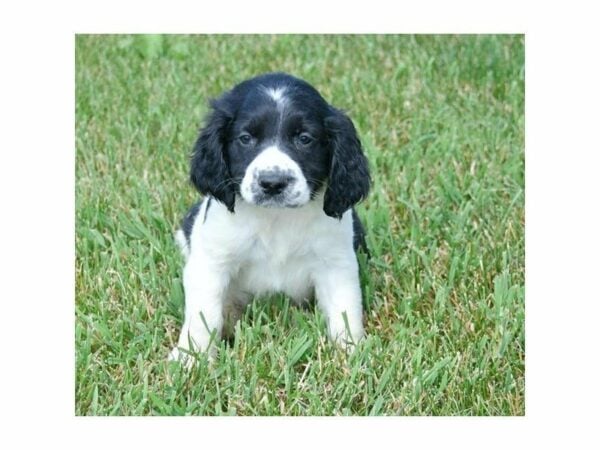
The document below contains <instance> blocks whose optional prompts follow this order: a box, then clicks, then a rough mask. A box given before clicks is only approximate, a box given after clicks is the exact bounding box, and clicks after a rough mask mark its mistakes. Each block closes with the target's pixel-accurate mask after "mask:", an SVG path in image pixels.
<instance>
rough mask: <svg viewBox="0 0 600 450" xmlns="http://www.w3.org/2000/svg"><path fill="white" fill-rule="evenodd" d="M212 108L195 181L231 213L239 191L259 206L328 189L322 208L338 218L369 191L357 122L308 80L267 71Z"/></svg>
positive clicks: (297, 201) (289, 202)
mask: <svg viewBox="0 0 600 450" xmlns="http://www.w3.org/2000/svg"><path fill="white" fill-rule="evenodd" d="M211 106H212V112H211V113H210V115H209V116H208V120H207V124H206V126H205V127H204V129H203V130H202V131H201V132H200V136H199V138H198V140H197V142H196V146H195V148H194V152H193V155H192V166H191V180H192V183H193V184H194V185H195V186H196V188H197V189H198V190H199V191H200V192H203V193H205V194H209V195H212V196H213V197H214V198H216V199H217V200H219V201H221V202H222V203H224V204H225V205H226V206H227V208H228V209H229V210H230V211H231V212H233V211H234V208H235V199H236V195H238V196H239V197H240V198H241V199H242V200H243V201H245V202H247V203H250V204H254V205H258V206H264V207H275V208H294V207H300V206H303V205H305V204H307V203H308V202H310V201H311V200H312V199H313V198H314V197H315V194H316V193H317V192H318V191H319V190H320V189H321V188H323V187H324V188H325V197H324V204H323V210H324V211H325V213H326V214H327V215H329V216H331V217H336V218H339V217H341V216H342V214H343V213H344V212H345V211H347V210H348V209H349V208H350V207H352V205H354V204H355V203H357V202H359V201H360V200H362V199H363V198H364V197H365V196H366V195H367V193H368V190H369V184H370V178H369V171H368V165H367V160H366V158H365V156H364V154H363V151H362V148H361V145H360V140H359V139H358V136H357V134H356V130H355V128H354V125H353V124H352V121H351V120H350V119H349V118H348V116H346V115H345V114H344V113H343V112H341V111H340V110H338V109H336V108H334V107H332V106H330V105H329V104H327V102H326V101H325V100H324V99H323V98H322V97H321V95H320V94H319V93H318V92H317V91H316V90H315V89H314V88H313V87H312V86H310V85H309V84H308V83H306V82H304V81H302V80H300V79H297V78H294V77H292V76H290V75H286V74H282V73H273V74H266V75H262V76H259V77H256V78H253V79H251V80H247V81H244V82H243V83H241V84H239V85H237V86H236V87H235V88H233V89H232V90H231V91H229V92H226V93H225V94H223V95H222V96H221V97H219V98H218V99H216V100H214V101H213V102H212V103H211Z"/></svg>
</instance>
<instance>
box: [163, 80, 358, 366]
mask: <svg viewBox="0 0 600 450" xmlns="http://www.w3.org/2000/svg"><path fill="white" fill-rule="evenodd" d="M211 106H212V111H211V113H210V115H209V117H208V121H207V124H206V126H205V128H204V129H203V130H201V132H200V136H199V138H198V140H197V142H196V145H195V148H194V151H193V155H192V160H191V181H192V183H193V184H194V185H195V186H196V188H197V189H198V190H199V191H200V192H201V193H203V194H205V195H206V196H205V197H204V199H203V200H202V201H201V202H200V203H198V204H197V205H195V206H194V207H192V209H191V210H190V211H189V212H188V214H187V216H186V217H185V219H184V221H183V225H182V227H181V229H180V230H178V232H177V235H176V236H177V240H178V242H179V244H180V246H181V248H182V251H183V253H184V256H185V258H186V264H185V269H184V272H183V284H184V289H185V321H184V324H183V328H182V330H181V335H180V338H179V342H178V344H177V347H175V348H174V349H173V351H172V352H171V354H170V359H174V360H177V359H180V358H182V359H184V360H185V361H186V362H188V363H189V362H190V361H189V358H187V355H189V354H190V351H192V352H193V351H206V350H208V347H209V345H210V343H211V335H216V336H218V337H220V336H221V335H222V334H226V333H230V332H231V329H232V326H233V325H234V324H235V322H236V321H237V320H238V319H239V318H240V316H241V314H242V312H243V308H244V307H245V306H246V305H247V304H248V303H249V302H250V301H251V300H252V298H253V297H254V296H259V295H262V294H266V293H270V292H283V293H285V294H287V295H288V296H289V297H290V298H291V299H292V300H293V301H295V302H297V303H302V302H304V301H306V300H309V299H312V298H313V297H316V301H317V304H318V306H319V307H320V308H321V310H322V311H323V313H324V315H325V316H326V318H327V324H328V331H329V336H330V337H331V338H332V339H333V340H334V341H335V342H337V343H340V344H342V345H344V346H346V345H348V344H353V343H356V342H357V341H358V340H359V339H361V338H362V337H363V335H364V330H363V325H362V299H361V290H360V285H359V276H358V264H357V258H356V254H355V252H356V251H357V249H358V248H359V247H365V241H364V231H363V227H362V225H361V224H360V222H359V219H358V217H357V215H356V213H355V212H354V209H353V205H355V204H356V203H357V202H359V201H360V200H362V199H363V198H365V197H366V195H367V193H368V191H369V185H370V177H369V171H368V165H367V160H366V158H365V156H364V154H363V151H362V149H361V144H360V140H359V138H358V136H357V134H356V130H355V128H354V125H353V124H352V121H351V120H350V119H349V118H348V116H347V115H346V114H344V113H343V112H341V111H340V110H338V109H336V108H334V107H332V106H331V105H329V104H328V103H327V102H326V101H325V100H324V99H323V97H321V95H320V94H319V93H318V92H317V91H316V90H315V89H314V88H313V87H312V86H310V85H309V84H308V83H306V82H305V81H302V80H300V79H298V78H295V77H292V76H290V75H287V74H283V73H270V74H265V75H261V76H258V77H256V78H253V79H250V80H247V81H244V82H243V83H241V84H239V85H237V86H236V87H234V88H233V89H232V90H231V91H228V92H226V93H224V94H223V95H222V96H221V97H219V98H218V99H216V100H214V101H213V102H212V103H211ZM365 250H366V248H365ZM211 347H213V348H214V346H211Z"/></svg>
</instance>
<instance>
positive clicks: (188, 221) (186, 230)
mask: <svg viewBox="0 0 600 450" xmlns="http://www.w3.org/2000/svg"><path fill="white" fill-rule="evenodd" d="M209 202H210V200H209ZM200 206H202V200H200V201H199V202H198V203H196V204H194V206H192V207H191V208H190V209H189V211H188V212H187V214H186V215H185V217H184V218H183V220H182V221H181V229H182V230H183V235H184V236H185V240H186V242H187V243H188V245H190V236H191V234H192V228H193V227H194V222H196V216H197V215H198V212H199V211H200ZM208 206H209V205H206V210H207V211H208ZM204 217H205V219H204V220H206V215H205V216H204Z"/></svg>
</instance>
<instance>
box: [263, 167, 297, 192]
mask: <svg viewBox="0 0 600 450" xmlns="http://www.w3.org/2000/svg"><path fill="white" fill-rule="evenodd" d="M256 181H257V183H258V185H259V186H260V188H261V190H262V192H263V193H264V194H265V195H268V196H271V197H272V196H275V195H279V194H281V193H282V192H283V191H284V190H285V189H286V188H287V187H288V186H290V185H291V184H293V183H294V182H295V181H296V179H295V178H294V177H293V176H292V175H290V174H288V173H286V172H283V171H281V170H268V171H263V172H260V173H259V175H258V178H257V180H256Z"/></svg>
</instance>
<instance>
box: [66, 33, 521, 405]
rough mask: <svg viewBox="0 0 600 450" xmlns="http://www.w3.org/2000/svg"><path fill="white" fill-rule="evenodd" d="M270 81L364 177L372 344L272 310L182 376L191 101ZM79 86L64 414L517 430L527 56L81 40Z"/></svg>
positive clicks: (307, 42)
mask: <svg viewBox="0 0 600 450" xmlns="http://www.w3.org/2000/svg"><path fill="white" fill-rule="evenodd" d="M273 70H282V71H287V72H290V73H293V74H295V75H297V76H300V77H302V78H305V79H307V80H308V81H309V82H311V83H312V84H313V85H315V86H316V87H317V88H318V89H319V90H320V91H321V92H322V94H323V95H324V96H325V98H326V99H328V100H329V101H330V102H332V103H333V104H334V105H336V106H338V107H341V108H343V109H345V110H347V111H348V113H349V114H350V116H351V117H352V119H353V120H354V122H355V124H356V126H357V128H358V130H359V132H360V134H361V138H362V141H363V144H364V147H365V150H366V152H367V154H368V156H369V159H370V164H371V168H372V172H373V179H374V186H373V190H372V192H371V194H370V196H369V198H368V200H367V201H365V202H364V203H363V204H362V205H361V206H360V207H359V208H358V212H359V215H360V216H361V217H362V218H363V219H364V223H365V225H366V228H367V231H368V244H369V246H370V249H371V253H372V259H371V260H370V261H369V262H368V263H367V262H366V261H364V260H362V261H361V267H362V274H361V278H362V282H363V291H364V297H365V305H366V311H365V325H366V331H367V333H368V335H369V337H368V338H367V339H366V340H365V341H364V342H363V343H362V344H361V346H360V347H359V348H358V349H357V350H356V352H355V353H353V354H352V355H350V356H346V355H345V354H343V353H342V352H340V351H338V350H336V349H335V348H334V347H333V346H332V345H330V344H329V343H328V341H327V339H326V337H325V327H324V320H323V317H322V316H321V315H320V314H319V313H318V311H314V310H301V309H298V308H296V307H294V306H292V305H290V304H289V302H288V301H287V299H286V298H285V297H282V296H279V295H275V296H273V297H272V298H270V299H267V301H264V302H255V303H254V304H253V305H252V306H251V307H250V308H249V309H248V311H247V312H246V315H245V317H244V318H243V320H242V321H241V322H240V323H239V324H238V325H237V329H236V336H235V339H234V341H233V342H232V343H231V344H226V343H221V344H220V352H219V353H220V354H219V358H218V359H217V361H216V362H215V363H214V364H213V365H212V366H208V365H206V364H202V365H200V366H199V367H198V368H197V369H195V370H194V371H192V372H190V373H187V372H185V371H184V370H182V369H181V368H180V367H179V366H178V365H177V364H173V363H167V362H166V356H167V354H168V351H169V350H170V348H171V347H172V346H173V345H174V344H175V343H176V340H177V334H178V332H179V328H180V325H181V322H182V314H183V309H182V308H183V290H182V283H181V269H182V260H181V257H180V255H179V253H178V250H177V248H176V246H175V244H174V241H173V238H172V235H173V231H174V230H175V229H176V227H177V225H178V223H179V221H180V219H181V217H182V215H183V214H184V212H185V211H186V209H187V207H188V206H189V205H191V204H192V202H194V201H195V200H196V198H197V194H196V193H195V192H194V191H193V189H192V187H191V186H190V184H189V183H188V179H187V177H188V155H189V153H190V150H191V146H192V144H193V141H194V139H195V136H196V133H197V130H198V127H199V126H200V125H201V121H202V117H203V115H204V113H205V112H206V111H207V100H208V99H209V98H211V97H215V96H217V95H218V94H219V93H220V92H222V91H223V90H225V89H228V88H230V87H231V86H232V85H233V84H235V83H237V82H239V81H241V80H243V79H245V78H247V77H250V76H253V75H256V74H258V73H261V72H266V71H273ZM75 76H76V251H77V255H76V305H75V308H76V309H75V313H76V325H75V339H76V404H75V411H76V414H78V415H230V414H237V415H523V414H524V412H525V406H524V389H525V387H524V355H525V342H524V340H525V339H524V39H523V37H522V36H392V35H387V36H386V35H368V36H367V35H364V36H363V35H358V36H336V35H328V36H320V35H312V36H291V35H289V36H287V35H280V36H260V35H255V36H235V35H232V36H164V37H161V36H78V37H77V38H76V74H75Z"/></svg>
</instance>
